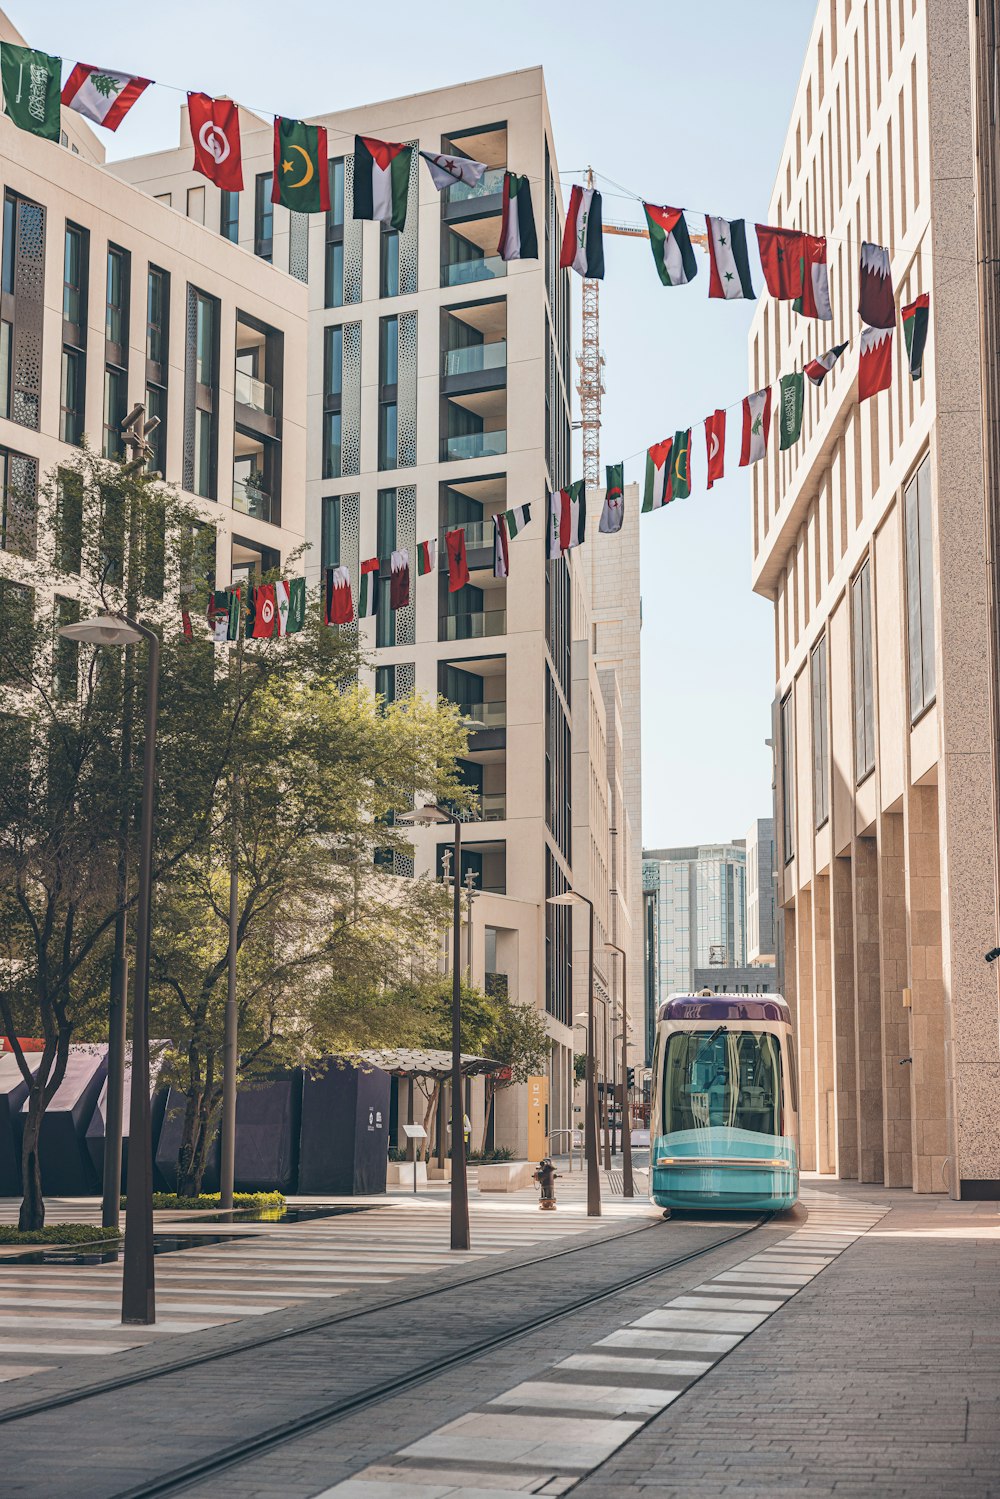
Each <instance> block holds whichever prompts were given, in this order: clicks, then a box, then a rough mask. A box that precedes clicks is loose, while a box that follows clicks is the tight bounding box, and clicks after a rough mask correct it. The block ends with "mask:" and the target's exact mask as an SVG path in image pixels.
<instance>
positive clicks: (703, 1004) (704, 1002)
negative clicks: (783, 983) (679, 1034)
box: [657, 994, 789, 1023]
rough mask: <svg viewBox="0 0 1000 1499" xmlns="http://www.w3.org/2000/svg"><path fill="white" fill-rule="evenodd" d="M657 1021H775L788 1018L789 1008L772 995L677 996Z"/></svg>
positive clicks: (670, 1001) (663, 1008) (666, 1001)
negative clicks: (765, 996)
mask: <svg viewBox="0 0 1000 1499" xmlns="http://www.w3.org/2000/svg"><path fill="white" fill-rule="evenodd" d="M657 1019H658V1020H712V1021H715V1022H717V1023H718V1022H720V1021H724V1020H776V1021H782V1020H783V1021H786V1022H787V1020H788V1019H789V1013H788V1006H787V1005H786V1004H785V1001H784V1000H783V999H779V997H778V996H777V995H776V994H774V995H769V996H768V997H767V998H766V999H765V998H764V997H763V995H756V994H755V995H748V994H713V995H712V997H711V998H709V997H708V995H705V996H704V998H701V997H699V996H698V995H697V994H675V995H673V996H672V997H671V998H670V999H666V1000H664V1002H663V1004H661V1006H660V1009H659V1013H658V1015H657Z"/></svg>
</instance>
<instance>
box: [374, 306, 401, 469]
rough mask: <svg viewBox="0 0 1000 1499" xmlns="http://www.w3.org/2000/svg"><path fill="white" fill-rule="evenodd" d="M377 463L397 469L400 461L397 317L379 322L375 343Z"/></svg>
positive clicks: (382, 466) (386, 318) (384, 467)
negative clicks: (376, 356)
mask: <svg viewBox="0 0 1000 1499" xmlns="http://www.w3.org/2000/svg"><path fill="white" fill-rule="evenodd" d="M378 382H379V407H378V466H379V468H380V469H387V468H396V467H397V466H398V461H399V413H398V406H397V396H398V390H399V319H398V318H395V317H385V318H382V319H381V320H380V322H379V342H378Z"/></svg>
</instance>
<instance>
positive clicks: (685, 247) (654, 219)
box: [642, 203, 698, 286]
mask: <svg viewBox="0 0 1000 1499" xmlns="http://www.w3.org/2000/svg"><path fill="white" fill-rule="evenodd" d="M642 206H643V209H644V210H645V213H646V225H647V227H648V229H649V247H650V249H651V250H652V252H653V260H654V261H655V262H656V273H657V275H658V276H659V278H660V280H661V281H662V282H663V285H664V286H686V285H687V283H688V282H689V281H693V280H694V278H695V276H697V274H698V262H697V260H696V259H695V257H694V251H693V250H692V248H691V236H690V235H689V234H688V227H687V222H686V220H685V218H684V213H683V210H682V209H680V208H658V207H657V206H656V204H655V203H644V204H643V205H642Z"/></svg>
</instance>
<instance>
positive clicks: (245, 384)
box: [236, 370, 274, 416]
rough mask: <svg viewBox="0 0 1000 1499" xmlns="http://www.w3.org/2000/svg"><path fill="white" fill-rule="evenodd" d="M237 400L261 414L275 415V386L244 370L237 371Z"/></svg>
mask: <svg viewBox="0 0 1000 1499" xmlns="http://www.w3.org/2000/svg"><path fill="white" fill-rule="evenodd" d="M236 400H237V401H238V403H239V404H240V405H241V406H246V407H247V408H248V409H249V410H250V411H256V412H259V413H260V415H261V416H273V415H274V386H273V385H268V383H267V381H266V380H257V379H255V378H254V376H253V375H248V374H245V373H244V371H243V370H237V371H236Z"/></svg>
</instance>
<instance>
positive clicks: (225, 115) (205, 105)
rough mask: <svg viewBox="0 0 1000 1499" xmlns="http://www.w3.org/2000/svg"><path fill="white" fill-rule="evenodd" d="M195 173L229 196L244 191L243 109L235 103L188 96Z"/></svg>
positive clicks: (200, 95)
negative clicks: (241, 112) (241, 139)
mask: <svg viewBox="0 0 1000 1499" xmlns="http://www.w3.org/2000/svg"><path fill="white" fill-rule="evenodd" d="M188 121H189V122H190V125H191V140H192V143H193V145H194V169H195V171H196V172H200V173H201V174H202V176H203V177H207V178H208V180H209V182H214V183H215V185H216V187H221V188H222V189H223V191H224V192H227V193H241V192H242V191H243V155H242V151H241V149H240V107H239V105H238V104H235V103H234V102H233V100H232V99H211V98H209V96H208V94H188Z"/></svg>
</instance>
